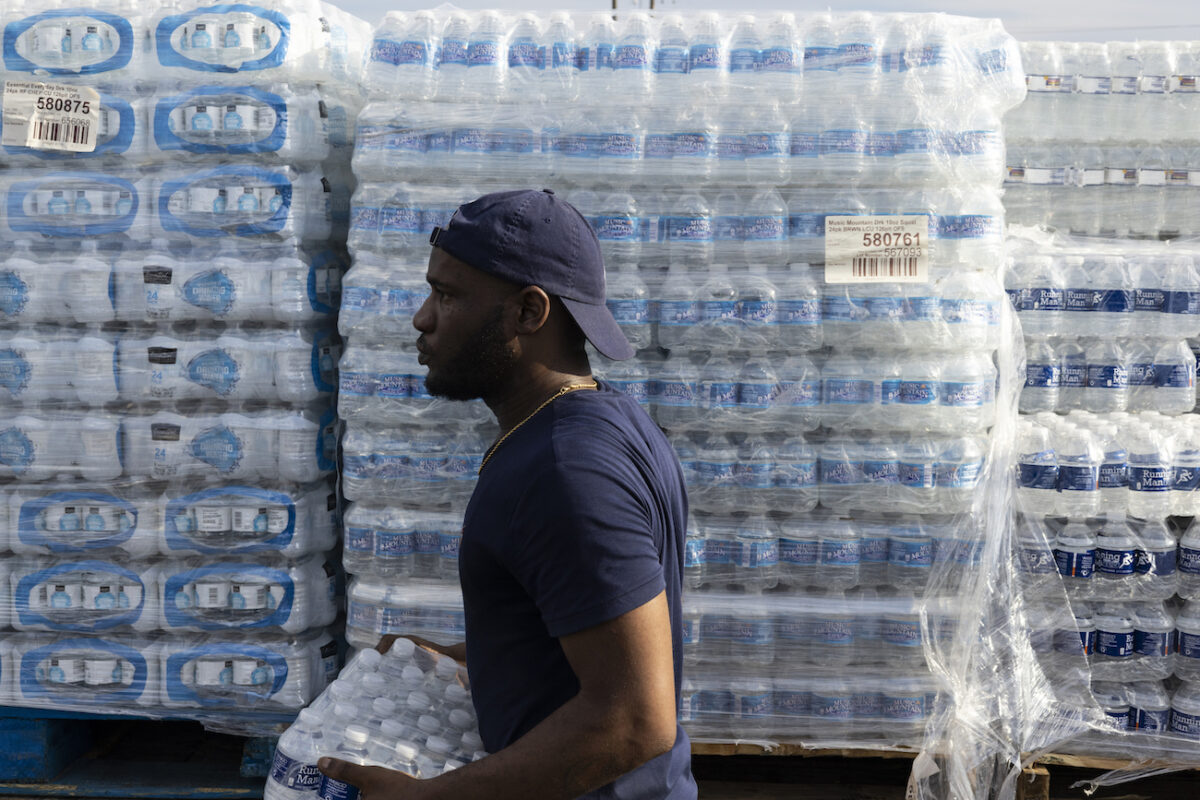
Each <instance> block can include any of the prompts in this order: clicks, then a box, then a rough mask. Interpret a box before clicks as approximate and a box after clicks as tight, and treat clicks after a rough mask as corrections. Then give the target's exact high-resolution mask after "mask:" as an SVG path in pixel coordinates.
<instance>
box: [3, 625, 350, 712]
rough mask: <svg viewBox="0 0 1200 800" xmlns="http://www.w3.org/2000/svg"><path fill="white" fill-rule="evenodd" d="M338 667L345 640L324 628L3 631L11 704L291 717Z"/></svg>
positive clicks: (7, 695)
mask: <svg viewBox="0 0 1200 800" xmlns="http://www.w3.org/2000/svg"><path fill="white" fill-rule="evenodd" d="M336 670H337V646H336V644H335V642H334V641H333V639H332V637H331V636H330V635H329V634H328V633H327V632H325V631H322V630H319V629H318V630H313V631H310V632H307V633H304V634H301V635H298V636H293V637H289V636H282V635H270V634H268V635H262V634H259V635H254V636H249V635H245V634H238V633H232V634H231V633H207V634H199V635H192V636H190V637H171V636H163V635H158V634H136V635H122V634H118V633H102V634H99V635H94V636H81V635H79V634H72V633H57V634H51V633H18V634H9V635H4V636H0V699H2V700H3V701H4V702H5V703H6V704H8V705H25V706H29V705H32V706H37V707H41V708H52V709H64V710H69V709H73V708H77V709H86V710H90V711H98V712H103V713H107V714H111V713H121V712H130V713H137V714H140V715H147V714H154V713H155V709H162V708H164V707H165V708H170V709H172V713H173V714H180V713H183V712H186V713H190V714H193V715H196V716H197V717H198V718H200V719H204V718H205V717H204V713H205V712H208V713H212V714H214V715H215V716H214V721H215V720H216V719H221V720H224V721H225V724H230V725H236V724H239V723H240V724H242V725H252V724H253V722H254V720H255V719H256V718H259V719H271V720H272V721H286V720H287V719H289V718H290V715H294V714H295V712H296V710H297V709H300V708H303V707H304V706H305V705H306V704H307V703H308V702H309V701H310V700H312V699H313V698H314V697H316V696H317V695H319V694H320V693H321V691H322V690H323V689H324V688H325V687H326V686H327V685H328V684H329V682H330V681H332V680H333V676H334V674H335V673H336ZM271 714H274V715H275V716H274V717H271V716H268V715H271ZM285 715H286V716H285Z"/></svg>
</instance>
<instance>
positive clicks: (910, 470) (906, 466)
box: [900, 462, 936, 489]
mask: <svg viewBox="0 0 1200 800" xmlns="http://www.w3.org/2000/svg"><path fill="white" fill-rule="evenodd" d="M935 482H936V470H935V468H934V465H933V464H930V463H919V462H918V463H909V462H901V463H900V484H901V485H902V486H907V487H908V488H910V489H932V488H933V487H934V485H935Z"/></svg>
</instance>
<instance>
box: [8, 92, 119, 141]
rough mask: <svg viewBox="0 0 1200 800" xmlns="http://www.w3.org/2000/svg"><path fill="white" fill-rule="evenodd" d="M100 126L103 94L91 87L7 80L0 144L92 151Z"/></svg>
mask: <svg viewBox="0 0 1200 800" xmlns="http://www.w3.org/2000/svg"><path fill="white" fill-rule="evenodd" d="M99 128H100V93H99V92H97V91H96V90H95V89H91V88H88V87H87V86H68V85H66V84H62V83H42V82H41V81H5V82H4V131H3V136H2V137H0V144H3V145H5V146H7V147H31V148H34V149H35V150H61V151H65V152H68V153H91V152H92V151H94V150H95V149H96V136H97V134H98V133H99Z"/></svg>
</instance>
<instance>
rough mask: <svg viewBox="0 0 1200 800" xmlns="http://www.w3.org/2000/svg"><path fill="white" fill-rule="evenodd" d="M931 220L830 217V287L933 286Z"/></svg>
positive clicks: (920, 216) (827, 229)
mask: <svg viewBox="0 0 1200 800" xmlns="http://www.w3.org/2000/svg"><path fill="white" fill-rule="evenodd" d="M929 245H930V242H929V217H927V216H925V215H924V214H908V215H903V216H897V215H887V216H852V217H826V218H825V282H826V283H927V282H928V281H929Z"/></svg>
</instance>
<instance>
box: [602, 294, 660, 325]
mask: <svg viewBox="0 0 1200 800" xmlns="http://www.w3.org/2000/svg"><path fill="white" fill-rule="evenodd" d="M606 305H607V306H608V310H609V312H610V313H611V314H612V315H613V318H614V319H615V320H616V321H617V324H618V325H644V324H646V323H647V322H649V321H650V301H649V300H609V301H608V302H607V303H606Z"/></svg>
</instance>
